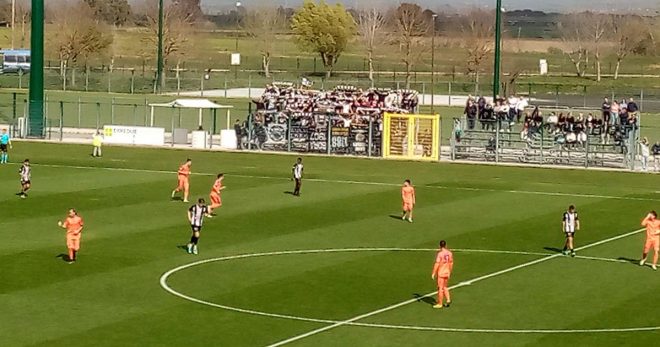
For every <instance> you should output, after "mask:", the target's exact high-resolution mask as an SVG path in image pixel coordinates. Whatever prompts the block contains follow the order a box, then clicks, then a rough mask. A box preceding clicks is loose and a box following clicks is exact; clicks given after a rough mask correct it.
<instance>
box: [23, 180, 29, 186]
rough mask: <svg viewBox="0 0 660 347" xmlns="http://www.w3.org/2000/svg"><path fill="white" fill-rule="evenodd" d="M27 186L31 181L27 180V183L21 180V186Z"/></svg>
mask: <svg viewBox="0 0 660 347" xmlns="http://www.w3.org/2000/svg"><path fill="white" fill-rule="evenodd" d="M26 184H30V181H29V180H27V181H23V180H21V185H22V186H24V185H26Z"/></svg>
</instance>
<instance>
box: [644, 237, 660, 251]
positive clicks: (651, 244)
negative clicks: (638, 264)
mask: <svg viewBox="0 0 660 347" xmlns="http://www.w3.org/2000/svg"><path fill="white" fill-rule="evenodd" d="M651 248H653V250H654V251H656V252H658V251H660V238H657V237H653V238H647V239H646V244H645V245H644V253H648V252H649V250H651Z"/></svg>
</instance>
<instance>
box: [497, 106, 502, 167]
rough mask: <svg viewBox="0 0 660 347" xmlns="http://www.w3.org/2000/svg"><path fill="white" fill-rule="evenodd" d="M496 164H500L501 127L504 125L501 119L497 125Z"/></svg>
mask: <svg viewBox="0 0 660 347" xmlns="http://www.w3.org/2000/svg"><path fill="white" fill-rule="evenodd" d="M495 124H496V126H495V162H496V163H499V162H500V127H501V125H502V122H501V121H500V119H499V117H498V119H497V122H496V123H495Z"/></svg>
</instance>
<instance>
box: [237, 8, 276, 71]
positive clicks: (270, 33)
mask: <svg viewBox="0 0 660 347" xmlns="http://www.w3.org/2000/svg"><path fill="white" fill-rule="evenodd" d="M243 23H244V28H245V32H246V33H247V34H248V35H250V36H251V37H253V38H254V39H255V40H256V43H257V46H258V49H259V52H260V53H261V69H262V71H263V73H264V76H266V77H270V62H271V59H272V57H273V52H274V50H275V46H276V44H277V35H278V34H279V33H281V32H282V30H284V29H285V28H286V24H287V20H286V18H285V17H284V15H283V13H282V12H281V11H278V9H277V8H276V7H270V6H263V7H258V8H255V9H248V11H247V13H246V14H245V16H244V17H243Z"/></svg>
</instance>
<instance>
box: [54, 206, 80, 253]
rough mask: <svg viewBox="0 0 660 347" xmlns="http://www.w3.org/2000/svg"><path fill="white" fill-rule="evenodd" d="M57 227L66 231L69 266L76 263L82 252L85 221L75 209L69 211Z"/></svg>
mask: <svg viewBox="0 0 660 347" xmlns="http://www.w3.org/2000/svg"><path fill="white" fill-rule="evenodd" d="M57 225H58V226H59V227H61V228H64V229H66V247H67V248H68V249H69V264H73V263H74V262H75V261H76V253H78V250H80V237H81V233H82V229H83V220H82V218H81V217H80V216H79V215H78V212H76V210H75V209H73V208H72V209H70V210H69V215H68V216H67V218H66V219H65V220H64V222H62V221H58V222H57Z"/></svg>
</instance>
